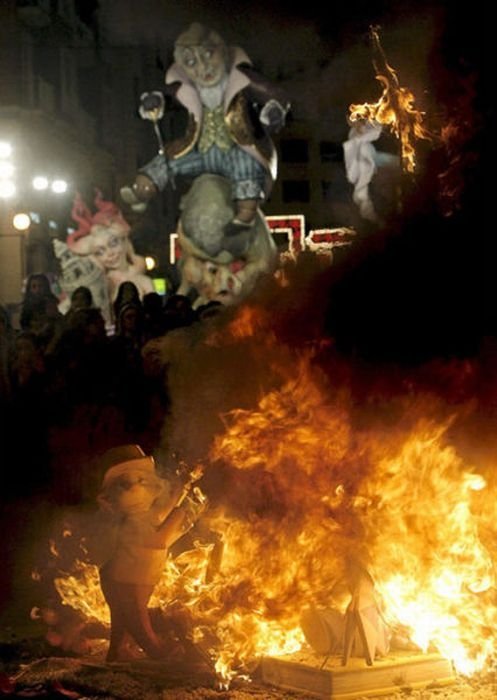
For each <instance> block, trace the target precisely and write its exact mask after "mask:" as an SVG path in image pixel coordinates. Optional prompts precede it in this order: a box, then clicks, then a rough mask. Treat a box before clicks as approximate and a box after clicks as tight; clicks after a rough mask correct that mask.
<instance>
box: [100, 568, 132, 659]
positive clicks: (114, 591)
mask: <svg viewBox="0 0 497 700" xmlns="http://www.w3.org/2000/svg"><path fill="white" fill-rule="evenodd" d="M100 585H101V588H102V592H103V594H104V598H105V600H106V602H107V605H108V606H109V610H110V644H109V649H108V651H107V661H117V660H118V659H119V656H120V652H121V649H122V645H123V642H124V639H125V637H126V620H125V617H124V614H123V608H122V605H121V599H120V595H119V584H116V583H115V582H114V581H112V580H111V579H110V578H109V576H108V574H107V573H106V571H105V568H104V569H103V570H101V571H100Z"/></svg>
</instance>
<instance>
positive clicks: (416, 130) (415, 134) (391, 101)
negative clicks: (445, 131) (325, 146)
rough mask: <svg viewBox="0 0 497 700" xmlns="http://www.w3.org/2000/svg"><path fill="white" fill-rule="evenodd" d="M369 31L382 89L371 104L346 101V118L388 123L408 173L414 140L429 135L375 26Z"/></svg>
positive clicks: (413, 162) (412, 167)
mask: <svg viewBox="0 0 497 700" xmlns="http://www.w3.org/2000/svg"><path fill="white" fill-rule="evenodd" d="M369 34H370V40H371V46H372V52H373V59H372V60H373V67H374V70H375V73H376V79H377V80H378V81H379V82H380V83H381V84H382V85H383V92H382V94H381V96H380V98H379V100H378V101H377V102H375V103H374V104H370V103H367V102H366V103H364V104H352V105H350V106H349V122H350V123H351V124H352V125H353V124H354V123H356V122H359V123H360V122H366V123H369V124H371V125H375V126H378V125H380V126H381V127H383V126H386V127H388V128H389V130H390V131H391V132H392V133H393V134H395V136H396V137H397V138H398V140H399V144H400V162H401V170H402V173H403V174H407V173H409V174H412V173H414V170H415V167H416V152H415V148H414V142H415V140H416V139H426V140H432V136H431V134H430V132H429V131H428V130H427V129H426V127H425V125H424V123H423V120H424V113H423V112H420V111H419V110H417V109H415V107H414V101H415V98H414V95H413V93H412V92H411V91H410V90H409V89H408V88H405V87H402V86H401V85H400V83H399V79H398V76H397V73H396V71H395V70H394V69H393V68H392V66H391V65H390V64H389V63H388V61H387V57H386V55H385V52H384V50H383V47H382V45H381V42H380V36H379V33H378V27H370V29H369Z"/></svg>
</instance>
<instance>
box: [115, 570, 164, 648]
mask: <svg viewBox="0 0 497 700" xmlns="http://www.w3.org/2000/svg"><path fill="white" fill-rule="evenodd" d="M121 586H122V587H123V594H124V595H123V596H122V601H121V602H122V613H123V617H124V621H125V627H126V630H127V631H128V632H129V634H130V635H131V636H132V637H133V639H134V640H135V641H136V643H137V644H138V645H139V646H140V647H141V648H142V649H143V651H144V652H145V653H146V654H147V656H149V657H150V658H151V659H163V658H164V657H165V655H166V653H167V650H166V648H165V645H164V644H163V643H162V642H161V640H160V638H159V637H158V636H157V634H156V633H155V632H154V630H153V628H152V624H151V621H150V612H149V610H148V607H147V606H148V601H149V600H150V596H151V595H152V593H153V586H138V585H135V584H121Z"/></svg>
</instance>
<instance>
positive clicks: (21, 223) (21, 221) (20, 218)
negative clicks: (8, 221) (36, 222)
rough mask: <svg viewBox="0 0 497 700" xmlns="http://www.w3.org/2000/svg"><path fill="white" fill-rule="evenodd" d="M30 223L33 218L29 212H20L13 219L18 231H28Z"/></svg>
mask: <svg viewBox="0 0 497 700" xmlns="http://www.w3.org/2000/svg"><path fill="white" fill-rule="evenodd" d="M30 224H31V219H30V218H29V214H25V213H24V212H19V213H18V214H16V215H15V216H14V217H13V219H12V225H13V226H14V228H15V229H16V231H27V230H28V228H29V226H30Z"/></svg>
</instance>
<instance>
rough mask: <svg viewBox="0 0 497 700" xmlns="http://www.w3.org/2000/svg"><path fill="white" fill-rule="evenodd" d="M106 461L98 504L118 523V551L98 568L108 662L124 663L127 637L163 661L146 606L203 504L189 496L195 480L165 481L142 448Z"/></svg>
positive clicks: (126, 449) (114, 453) (120, 451)
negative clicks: (107, 623) (107, 619)
mask: <svg viewBox="0 0 497 700" xmlns="http://www.w3.org/2000/svg"><path fill="white" fill-rule="evenodd" d="M104 460H105V462H106V463H107V464H112V466H110V468H108V470H107V472H106V473H105V476H104V479H103V484H102V488H101V491H100V494H99V498H98V500H99V503H100V505H101V507H102V508H103V509H105V510H107V511H110V512H111V513H112V514H113V515H115V516H116V517H117V519H118V523H117V525H118V527H117V537H116V542H115V546H114V550H113V552H112V554H111V556H110V558H109V559H108V560H107V561H106V563H105V564H104V565H103V566H102V567H101V569H100V583H101V587H102V592H103V594H104V597H105V600H106V601H107V604H108V605H109V608H110V614H111V633H110V646H109V649H108V653H107V661H119V660H121V659H123V653H124V644H125V641H126V637H127V636H128V635H129V636H131V637H132V639H134V641H135V642H136V643H137V644H138V645H139V646H140V647H141V648H142V649H143V651H144V652H145V654H146V655H147V656H148V657H150V658H152V659H164V658H165V657H166V656H167V654H168V649H167V648H166V645H165V644H164V642H163V641H162V640H161V639H160V638H159V637H158V635H157V634H156V632H155V631H154V629H153V628H152V624H151V619H150V613H149V610H148V602H149V600H150V597H151V595H152V593H153V591H154V588H155V586H156V584H157V583H158V582H159V580H160V577H161V575H162V572H163V569H164V563H165V559H166V555H167V550H168V548H169V547H170V546H171V545H172V544H173V543H174V542H176V541H177V540H178V539H179V538H180V537H181V536H182V535H184V534H185V533H186V532H187V531H188V530H189V529H190V528H191V527H192V525H193V524H194V522H195V521H196V519H197V518H198V517H199V515H200V514H201V512H202V511H203V510H204V508H205V503H201V502H200V501H199V500H196V499H195V498H194V497H193V496H191V495H187V491H188V489H189V486H190V485H191V481H192V479H191V480H190V482H189V483H188V484H187V485H186V486H185V484H184V481H181V480H180V479H177V481H176V483H172V482H171V481H168V480H166V479H164V478H161V477H160V476H159V475H158V474H157V472H156V469H155V462H154V459H153V457H150V456H146V455H145V453H144V452H143V450H142V449H141V448H140V447H139V446H138V445H124V446H121V447H118V448H114V449H113V450H110V451H109V452H107V453H106V455H104ZM197 478H198V475H197Z"/></svg>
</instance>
